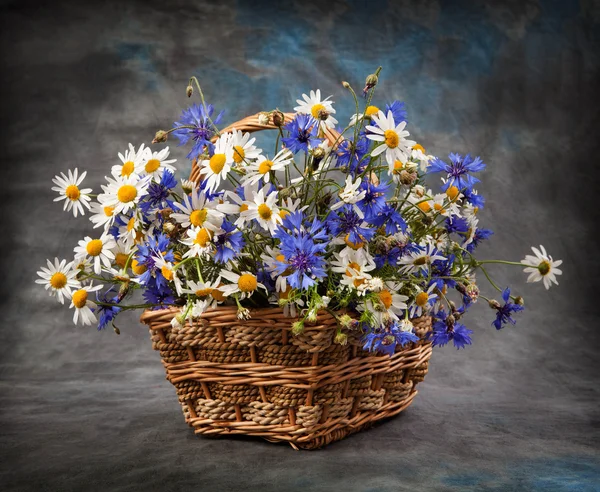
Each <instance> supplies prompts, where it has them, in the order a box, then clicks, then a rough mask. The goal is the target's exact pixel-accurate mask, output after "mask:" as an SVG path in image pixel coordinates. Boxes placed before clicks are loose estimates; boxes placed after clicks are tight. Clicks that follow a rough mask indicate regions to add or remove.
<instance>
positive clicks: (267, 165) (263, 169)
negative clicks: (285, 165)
mask: <svg viewBox="0 0 600 492" xmlns="http://www.w3.org/2000/svg"><path fill="white" fill-rule="evenodd" d="M272 167H273V161H268V160H267V161H262V162H261V163H260V164H259V165H258V172H259V173H260V174H267V173H268V172H269V171H270V170H271V168H272Z"/></svg>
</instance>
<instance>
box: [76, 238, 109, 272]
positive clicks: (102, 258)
mask: <svg viewBox="0 0 600 492" xmlns="http://www.w3.org/2000/svg"><path fill="white" fill-rule="evenodd" d="M78 244H79V245H78V246H75V258H76V259H82V258H90V259H91V260H92V262H93V264H94V273H95V274H96V275H100V273H102V265H104V266H105V267H106V268H110V264H111V262H112V260H114V259H115V255H114V254H113V252H112V251H111V250H112V248H114V247H115V246H116V244H117V243H116V242H115V240H114V239H113V237H112V236H111V235H110V234H106V233H104V234H102V236H100V238H99V239H92V238H91V237H89V236H86V237H85V239H83V240H81V241H79V243H78Z"/></svg>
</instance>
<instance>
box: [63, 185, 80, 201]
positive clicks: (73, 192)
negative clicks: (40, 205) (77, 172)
mask: <svg viewBox="0 0 600 492" xmlns="http://www.w3.org/2000/svg"><path fill="white" fill-rule="evenodd" d="M65 195H67V198H68V199H69V200H72V201H76V200H79V196H80V195H81V193H80V192H79V188H77V186H75V185H69V186H67V189H66V190H65Z"/></svg>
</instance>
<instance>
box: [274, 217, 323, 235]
mask: <svg viewBox="0 0 600 492" xmlns="http://www.w3.org/2000/svg"><path fill="white" fill-rule="evenodd" d="M304 220H305V217H304V213H302V212H301V211H296V212H292V213H289V214H287V215H286V216H285V217H284V218H283V221H282V223H281V227H279V228H278V229H277V230H276V231H275V237H277V238H279V239H282V237H287V233H286V232H285V230H284V229H288V230H289V231H290V232H294V233H297V234H306V235H308V237H310V238H311V239H312V240H314V241H324V240H328V239H329V235H328V234H327V231H326V230H325V224H324V223H323V222H321V221H320V220H319V219H317V218H316V217H315V218H313V220H312V222H310V223H308V224H305V223H304ZM280 235H281V236H282V237H280Z"/></svg>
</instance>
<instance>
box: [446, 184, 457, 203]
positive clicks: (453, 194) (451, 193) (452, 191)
mask: <svg viewBox="0 0 600 492" xmlns="http://www.w3.org/2000/svg"><path fill="white" fill-rule="evenodd" d="M458 193H459V191H458V188H457V187H456V186H449V187H448V189H447V190H446V196H447V197H448V198H450V200H452V201H454V200H456V198H457V197H458Z"/></svg>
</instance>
